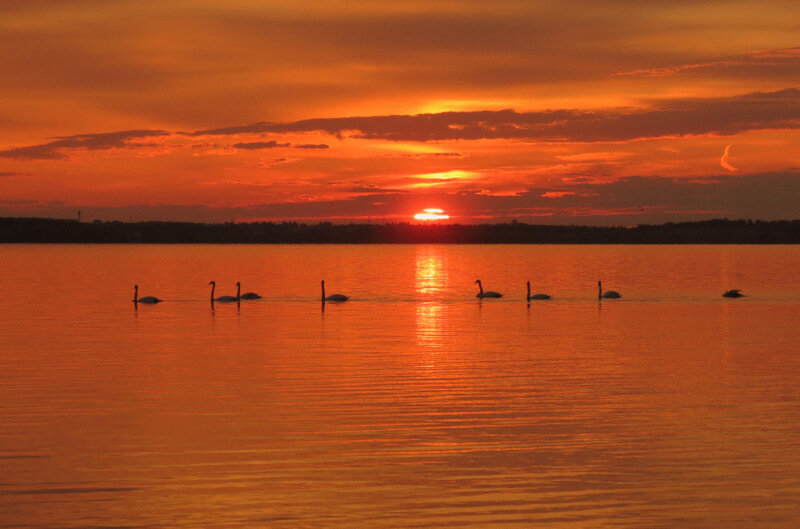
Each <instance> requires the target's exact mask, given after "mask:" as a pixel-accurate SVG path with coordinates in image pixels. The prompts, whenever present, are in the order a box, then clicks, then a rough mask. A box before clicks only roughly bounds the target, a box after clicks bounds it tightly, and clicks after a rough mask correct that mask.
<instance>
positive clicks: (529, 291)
mask: <svg viewBox="0 0 800 529" xmlns="http://www.w3.org/2000/svg"><path fill="white" fill-rule="evenodd" d="M528 299H531V282H530V281H528Z"/></svg>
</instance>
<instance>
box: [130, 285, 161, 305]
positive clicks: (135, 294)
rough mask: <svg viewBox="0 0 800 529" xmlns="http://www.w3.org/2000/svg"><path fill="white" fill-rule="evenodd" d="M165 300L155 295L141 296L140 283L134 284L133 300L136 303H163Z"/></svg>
mask: <svg viewBox="0 0 800 529" xmlns="http://www.w3.org/2000/svg"><path fill="white" fill-rule="evenodd" d="M162 301H164V300H163V299H158V298H157V297H155V296H145V297H143V298H140V297H139V285H133V302H134V303H147V304H149V305H153V304H155V303H161V302H162Z"/></svg>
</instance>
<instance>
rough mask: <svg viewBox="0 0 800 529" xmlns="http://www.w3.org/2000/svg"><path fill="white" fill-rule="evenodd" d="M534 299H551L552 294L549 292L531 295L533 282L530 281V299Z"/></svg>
mask: <svg viewBox="0 0 800 529" xmlns="http://www.w3.org/2000/svg"><path fill="white" fill-rule="evenodd" d="M532 299H550V296H549V295H547V294H534V295H532V296H531V282H530V281H528V301H530V300H532Z"/></svg>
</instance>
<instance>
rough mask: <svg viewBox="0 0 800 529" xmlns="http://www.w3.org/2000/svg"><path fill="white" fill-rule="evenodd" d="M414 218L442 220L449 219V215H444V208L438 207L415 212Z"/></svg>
mask: <svg viewBox="0 0 800 529" xmlns="http://www.w3.org/2000/svg"><path fill="white" fill-rule="evenodd" d="M414 218H415V219H416V220H425V221H427V220H444V219H449V218H450V215H445V213H444V210H441V209H439V208H428V209H423V210H422V213H417V214H416V215H414Z"/></svg>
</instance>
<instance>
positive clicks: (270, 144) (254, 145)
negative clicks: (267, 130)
mask: <svg viewBox="0 0 800 529" xmlns="http://www.w3.org/2000/svg"><path fill="white" fill-rule="evenodd" d="M291 145H292V144H291V143H278V142H277V141H275V140H270V141H253V142H250V143H234V144H233V146H234V147H236V148H237V149H274V148H276V147H289V146H291Z"/></svg>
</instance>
